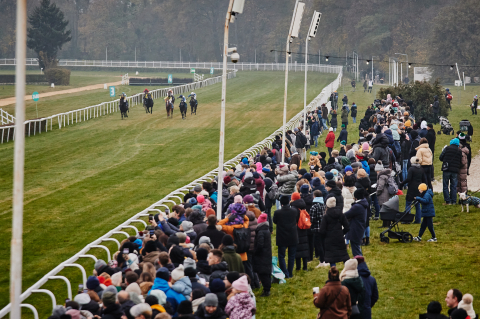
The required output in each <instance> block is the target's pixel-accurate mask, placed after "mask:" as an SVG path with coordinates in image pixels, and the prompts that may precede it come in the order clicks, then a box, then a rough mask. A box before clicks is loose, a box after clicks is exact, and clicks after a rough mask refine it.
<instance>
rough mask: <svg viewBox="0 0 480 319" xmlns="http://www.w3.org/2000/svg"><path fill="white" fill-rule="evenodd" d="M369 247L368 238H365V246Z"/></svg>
mask: <svg viewBox="0 0 480 319" xmlns="http://www.w3.org/2000/svg"><path fill="white" fill-rule="evenodd" d="M368 245H370V237H365V246H368Z"/></svg>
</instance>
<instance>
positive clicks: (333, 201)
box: [327, 197, 337, 208]
mask: <svg viewBox="0 0 480 319" xmlns="http://www.w3.org/2000/svg"><path fill="white" fill-rule="evenodd" d="M336 205H337V200H336V199H335V197H330V198H329V199H327V207H328V208H332V207H335V206H336Z"/></svg>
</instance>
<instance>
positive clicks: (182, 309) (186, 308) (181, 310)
mask: <svg viewBox="0 0 480 319" xmlns="http://www.w3.org/2000/svg"><path fill="white" fill-rule="evenodd" d="M177 313H178V314H179V315H191V314H192V313H193V308H192V302H191V301H190V300H183V301H182V302H181V303H180V304H179V305H178V307H177Z"/></svg>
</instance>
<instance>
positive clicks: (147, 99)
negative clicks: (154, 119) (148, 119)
mask: <svg viewBox="0 0 480 319" xmlns="http://www.w3.org/2000/svg"><path fill="white" fill-rule="evenodd" d="M143 93H144V96H143V107H144V108H145V111H146V112H147V113H150V114H152V113H153V98H152V93H150V92H149V91H148V89H145V91H143Z"/></svg>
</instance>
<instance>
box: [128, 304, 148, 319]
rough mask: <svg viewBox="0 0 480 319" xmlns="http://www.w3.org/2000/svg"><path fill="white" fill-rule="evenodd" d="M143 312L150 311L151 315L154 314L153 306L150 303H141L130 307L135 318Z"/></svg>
mask: <svg viewBox="0 0 480 319" xmlns="http://www.w3.org/2000/svg"><path fill="white" fill-rule="evenodd" d="M142 313H149V314H150V316H151V315H152V308H150V305H149V304H148V303H145V302H144V303H139V304H138V305H135V306H133V307H132V308H130V314H131V315H132V317H133V318H136V317H138V316H140V315H141V314H142Z"/></svg>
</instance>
